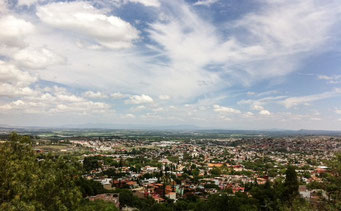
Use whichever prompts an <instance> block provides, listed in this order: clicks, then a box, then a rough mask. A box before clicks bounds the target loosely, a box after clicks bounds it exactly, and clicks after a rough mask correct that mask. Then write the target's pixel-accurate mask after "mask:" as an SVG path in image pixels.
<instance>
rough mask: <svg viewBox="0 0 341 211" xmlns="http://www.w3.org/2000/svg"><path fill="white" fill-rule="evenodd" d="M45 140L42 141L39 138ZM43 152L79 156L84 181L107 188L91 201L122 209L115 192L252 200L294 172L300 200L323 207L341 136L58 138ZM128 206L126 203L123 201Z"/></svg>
mask: <svg viewBox="0 0 341 211" xmlns="http://www.w3.org/2000/svg"><path fill="white" fill-rule="evenodd" d="M38 137H39V136H38ZM35 140H36V142H35V146H34V150H35V151H36V152H37V153H38V154H48V153H54V154H67V155H71V156H76V157H77V159H78V162H79V163H81V164H82V165H83V167H84V169H85V172H84V174H83V175H82V177H83V178H84V179H85V180H87V181H95V182H97V183H98V184H99V183H100V184H101V185H102V186H103V191H101V193H98V194H90V195H89V196H88V199H89V200H104V201H108V202H111V203H114V204H115V206H116V207H117V208H121V209H122V210H134V209H137V208H136V207H134V206H133V205H132V204H129V203H126V204H120V203H119V202H120V200H119V194H116V193H117V190H128V191H129V192H130V193H132V195H133V196H134V197H136V198H140V199H147V198H148V199H152V200H154V201H155V202H156V203H160V204H163V203H170V202H171V203H175V202H177V201H181V200H183V199H191V198H198V199H203V200H205V199H207V198H208V197H209V196H210V195H213V194H218V193H228V194H229V195H230V196H234V195H236V194H239V193H245V194H246V195H250V191H251V187H252V185H255V184H257V185H265V184H266V183H267V182H271V183H272V184H273V183H276V182H281V181H284V180H285V176H286V175H285V174H286V168H287V167H288V165H290V166H293V167H295V171H296V173H297V178H298V182H299V194H300V197H301V198H303V199H304V200H306V201H307V202H309V203H312V204H315V205H318V204H319V202H320V201H323V200H326V199H327V193H326V191H325V190H324V189H323V188H322V187H321V185H320V184H321V182H322V176H323V174H324V173H325V172H328V167H327V163H328V162H329V161H330V160H331V159H332V158H333V157H334V156H335V154H336V153H338V152H340V151H341V138H340V137H337V136H336V137H332V136H288V137H286V136H279V137H266V136H253V137H250V136H247V137H223V138H217V137H211V138H210V137H196V136H181V135H180V136H167V135H165V134H162V135H158V136H157V137H155V136H145V135H143V136H140V137H139V136H138V135H134V136H131V137H130V136H129V135H122V136H117V135H116V136H108V135H107V136H53V137H52V138H51V137H50V138H48V137H44V136H42V137H40V138H36V139H35ZM121 201H122V200H121Z"/></svg>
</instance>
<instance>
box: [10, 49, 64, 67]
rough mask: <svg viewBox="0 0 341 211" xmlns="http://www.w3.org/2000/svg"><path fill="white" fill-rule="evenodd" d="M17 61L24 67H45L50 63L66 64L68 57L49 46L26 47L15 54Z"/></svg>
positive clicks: (14, 57)
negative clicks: (58, 53)
mask: <svg viewBox="0 0 341 211" xmlns="http://www.w3.org/2000/svg"><path fill="white" fill-rule="evenodd" d="M13 59H14V60H15V62H16V63H17V64H18V65H19V66H20V67H23V68H29V69H45V68H46V67H48V66H50V65H56V64H64V63H65V61H66V59H65V58H63V57H62V56H60V55H57V54H56V53H54V52H52V51H51V50H49V49H47V48H38V49H34V48H25V49H22V50H20V51H18V52H16V53H15V54H14V55H13Z"/></svg>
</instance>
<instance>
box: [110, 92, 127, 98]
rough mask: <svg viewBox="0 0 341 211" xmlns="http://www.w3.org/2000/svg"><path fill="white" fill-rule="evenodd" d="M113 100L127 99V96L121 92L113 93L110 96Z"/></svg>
mask: <svg viewBox="0 0 341 211" xmlns="http://www.w3.org/2000/svg"><path fill="white" fill-rule="evenodd" d="M110 96H111V97H112V98H113V99H122V98H125V97H126V95H125V94H122V93H120V92H115V93H112V94H111V95H110Z"/></svg>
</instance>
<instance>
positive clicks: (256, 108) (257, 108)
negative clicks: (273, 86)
mask: <svg viewBox="0 0 341 211" xmlns="http://www.w3.org/2000/svg"><path fill="white" fill-rule="evenodd" d="M252 110H256V111H261V110H264V107H263V106H261V105H258V104H254V105H252Z"/></svg>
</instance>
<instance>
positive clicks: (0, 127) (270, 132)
mask: <svg viewBox="0 0 341 211" xmlns="http://www.w3.org/2000/svg"><path fill="white" fill-rule="evenodd" d="M12 130H15V131H45V130H46V131H51V130H54V131H55V130H57V131H63V130H68V131H70V130H71V131H78V130H93V131H96V130H98V131H102V130H109V131H110V130H142V131H143V130H145V131H173V132H177V131H179V132H196V133H200V134H225V135H227V134H240V135H265V136H294V135H304V136H307V135H315V136H316V135H326V136H341V131H332V130H305V129H301V130H283V129H263V130H229V129H210V128H203V127H198V126H195V125H168V126H153V125H132V124H92V123H90V124H80V125H64V126H60V127H40V126H11V125H6V124H0V131H12Z"/></svg>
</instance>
